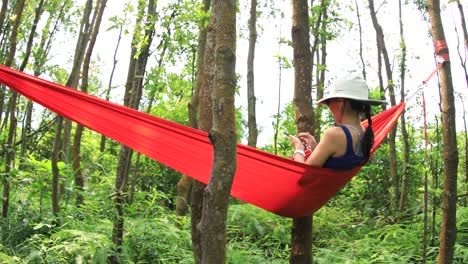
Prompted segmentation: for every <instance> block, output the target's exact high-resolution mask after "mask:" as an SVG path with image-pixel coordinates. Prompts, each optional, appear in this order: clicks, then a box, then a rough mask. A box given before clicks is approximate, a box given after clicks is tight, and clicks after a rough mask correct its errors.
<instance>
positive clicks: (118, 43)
mask: <svg viewBox="0 0 468 264" xmlns="http://www.w3.org/2000/svg"><path fill="white" fill-rule="evenodd" d="M122 33H123V25H120V27H119V36H118V38H117V44H116V45H115V49H114V56H113V64H112V70H111V74H110V77H109V83H108V85H107V90H106V97H105V98H106V101H109V100H110V93H111V90H112V81H113V80H114V74H115V68H116V67H117V62H118V61H117V52H118V51H119V47H120V42H121V40H122ZM105 149H106V136H104V135H102V136H101V143H100V147H99V151H100V152H101V153H103V152H104V150H105Z"/></svg>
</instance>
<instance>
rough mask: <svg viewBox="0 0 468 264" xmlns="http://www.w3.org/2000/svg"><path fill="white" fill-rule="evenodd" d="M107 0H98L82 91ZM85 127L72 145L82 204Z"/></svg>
mask: <svg viewBox="0 0 468 264" xmlns="http://www.w3.org/2000/svg"><path fill="white" fill-rule="evenodd" d="M106 3H107V0H98V1H97V3H96V7H95V10H94V14H93V18H92V22H91V29H90V30H91V32H90V39H89V43H88V45H87V47H86V52H85V57H84V60H83V67H82V68H83V70H82V81H81V91H83V92H85V93H86V92H88V83H89V81H88V80H89V65H90V64H91V55H92V54H93V49H94V45H95V43H96V39H97V36H98V33H99V27H100V26H101V21H102V16H103V14H104V9H105V7H106ZM83 131H84V127H83V126H82V125H80V124H77V125H76V129H75V135H74V139H73V147H72V160H73V162H72V167H73V172H74V173H75V186H76V189H77V191H78V192H77V194H76V204H77V205H78V206H80V205H81V204H82V203H83V193H82V192H83V190H84V179H83V172H82V170H81V138H82V135H83Z"/></svg>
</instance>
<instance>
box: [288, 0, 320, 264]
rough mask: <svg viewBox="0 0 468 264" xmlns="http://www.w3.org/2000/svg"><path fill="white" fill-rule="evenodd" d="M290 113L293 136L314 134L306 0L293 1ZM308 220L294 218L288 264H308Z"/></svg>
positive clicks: (309, 257) (310, 227) (306, 217)
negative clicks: (292, 95)
mask: <svg viewBox="0 0 468 264" xmlns="http://www.w3.org/2000/svg"><path fill="white" fill-rule="evenodd" d="M292 4H293V16H292V19H293V21H292V30H291V33H292V41H293V49H294V52H293V56H294V112H295V116H296V117H295V119H296V125H297V132H309V133H311V134H313V133H314V111H313V108H312V97H311V92H312V90H311V82H312V61H311V56H312V55H311V51H310V40H309V7H308V4H307V0H293V2H292ZM312 222H313V221H312V216H311V215H310V216H305V217H302V218H295V219H294V220H293V226H292V234H291V255H290V259H289V261H290V263H312V254H311V251H312Z"/></svg>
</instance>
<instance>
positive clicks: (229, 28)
mask: <svg viewBox="0 0 468 264" xmlns="http://www.w3.org/2000/svg"><path fill="white" fill-rule="evenodd" d="M212 15H213V16H214V17H216V21H217V23H216V33H215V39H216V46H215V52H214V54H215V76H214V89H213V97H212V102H213V127H212V130H211V131H210V141H211V142H212V143H213V147H214V160H213V169H212V172H211V177H210V181H209V183H208V186H207V188H206V189H205V192H204V194H203V198H204V199H203V214H202V219H201V222H200V228H201V231H202V263H206V264H208V263H220V264H221V263H226V219H227V211H228V204H229V197H230V192H231V187H232V182H233V180H234V174H235V172H236V167H237V138H236V120H235V106H234V94H235V89H236V70H235V66H236V1H235V0H229V1H215V2H214V4H213V14H212Z"/></svg>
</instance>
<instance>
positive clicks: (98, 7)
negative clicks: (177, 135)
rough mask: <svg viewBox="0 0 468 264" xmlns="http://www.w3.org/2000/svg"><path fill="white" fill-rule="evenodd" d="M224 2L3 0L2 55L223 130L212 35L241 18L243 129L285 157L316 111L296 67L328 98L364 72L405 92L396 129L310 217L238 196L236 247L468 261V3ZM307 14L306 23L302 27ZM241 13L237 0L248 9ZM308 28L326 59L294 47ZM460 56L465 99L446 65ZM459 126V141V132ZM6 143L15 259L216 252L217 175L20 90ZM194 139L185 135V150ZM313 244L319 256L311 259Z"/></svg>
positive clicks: (3, 98)
mask: <svg viewBox="0 0 468 264" xmlns="http://www.w3.org/2000/svg"><path fill="white" fill-rule="evenodd" d="M225 2H226V3H228V4H229V5H228V4H227V7H223V6H222V5H220V4H219V3H220V2H219V1H213V2H211V1H209V0H204V1H196V0H167V1H156V0H138V1H130V0H129V1H126V0H125V1H123V0H122V1H116V0H113V1H107V0H81V1H72V0H64V1H56V0H27V1H26V0H10V1H8V0H3V1H2V8H1V11H0V59H1V63H2V64H3V65H6V66H10V67H12V68H15V69H18V70H20V71H24V72H27V73H29V74H33V75H36V76H39V77H41V78H44V79H47V80H51V81H54V82H57V83H60V84H64V85H66V86H69V87H72V88H75V89H78V90H80V91H84V92H87V93H89V94H92V95H95V96H97V97H100V98H103V99H106V100H109V101H112V102H116V103H119V104H123V105H125V106H128V107H131V108H134V109H138V110H140V111H143V112H146V113H150V114H152V115H155V116H159V117H162V118H164V119H168V120H172V121H175V122H177V123H181V124H184V125H188V126H192V127H196V128H199V129H201V130H205V131H209V130H210V129H211V127H212V123H211V120H207V119H209V118H207V116H211V115H210V114H207V111H208V110H209V109H211V104H212V103H213V104H216V103H219V101H216V100H217V99H219V98H217V97H216V96H213V98H208V97H210V96H206V94H207V93H206V91H208V90H204V89H206V87H210V86H212V85H213V83H211V82H210V74H211V75H214V73H215V72H216V71H219V68H221V67H220V66H219V65H220V64H219V63H220V62H219V60H215V56H214V55H215V54H217V52H215V47H216V45H214V44H213V39H214V37H213V36H215V35H216V34H219V33H220V32H221V33H226V32H227V33H230V32H231V31H232V30H231V29H233V28H234V26H235V28H234V29H235V30H236V31H234V41H236V42H234V43H237V45H236V52H235V55H236V56H235V57H236V58H237V61H236V64H235V65H236V72H235V73H236V75H235V76H232V77H233V78H235V79H236V80H237V81H236V82H235V87H233V92H234V95H235V100H236V103H235V106H236V107H235V109H234V108H233V115H235V120H232V121H233V125H235V127H236V137H237V138H236V139H237V142H241V143H244V144H248V145H250V146H254V147H257V148H260V149H262V150H265V151H268V152H271V153H274V154H277V155H280V156H283V157H289V156H290V155H291V147H290V146H289V140H288V139H287V138H286V137H283V136H282V135H283V132H288V133H296V130H298V129H299V128H298V127H297V126H298V122H296V121H297V115H298V112H301V111H304V110H303V109H300V107H299V106H298V105H299V103H298V100H297V98H305V96H304V97H298V94H296V93H295V92H297V88H295V84H297V83H298V79H297V78H298V77H297V76H294V74H295V73H297V71H298V69H304V68H306V69H308V70H307V72H308V73H309V74H310V80H309V81H310V85H308V89H309V90H308V91H309V93H308V96H312V97H311V100H312V102H315V101H316V100H318V99H320V98H321V97H322V96H323V92H324V90H325V91H326V87H328V85H329V84H330V83H332V82H333V80H334V79H335V78H336V77H337V76H339V75H342V74H343V73H345V72H349V71H352V72H354V73H359V74H362V75H363V76H364V77H365V78H366V80H367V82H368V83H369V85H370V87H371V89H372V95H373V96H374V97H381V98H383V99H385V100H387V101H388V105H387V106H384V107H383V108H375V109H374V111H375V113H377V112H380V111H382V110H384V109H388V108H390V107H391V106H393V105H395V104H397V103H398V102H400V101H405V102H407V113H406V114H405V115H403V116H402V118H401V120H400V122H399V124H398V126H397V128H396V129H395V130H393V131H392V132H391V133H390V134H389V138H388V140H386V141H385V143H384V144H383V145H382V146H381V147H380V148H379V149H378V151H377V152H376V153H375V155H374V156H373V158H372V160H371V161H370V163H369V164H368V165H366V166H365V167H364V168H363V169H362V170H361V172H360V173H359V174H358V175H357V176H356V177H354V178H353V179H352V181H351V182H349V183H348V184H347V185H346V186H345V188H343V189H342V190H341V191H340V192H339V193H338V194H337V195H336V196H335V197H334V198H333V199H332V200H331V201H329V202H328V204H327V205H326V206H324V207H323V208H321V209H320V210H319V211H317V212H316V213H314V215H313V223H312V221H310V223H309V225H310V226H309V228H310V229H307V228H305V229H298V226H297V224H298V222H300V220H299V221H297V219H294V220H291V219H288V218H282V217H280V216H277V215H274V214H272V213H270V212H267V211H264V210H262V209H259V208H257V207H255V206H252V205H250V204H246V203H244V202H242V201H239V200H237V199H235V198H232V197H231V198H229V209H228V211H227V216H226V219H225V220H223V221H221V222H223V223H222V224H225V227H226V229H225V231H223V230H222V231H220V233H222V234H223V235H225V236H226V248H225V250H226V256H225V261H226V262H227V263H288V262H291V263H311V262H312V260H313V262H315V263H436V262H439V263H468V207H467V204H468V172H467V164H468V155H467V151H468V147H467V146H468V135H467V125H466V118H465V113H466V109H465V101H466V100H465V99H466V98H467V91H468V74H467V69H466V61H467V56H468V55H467V52H468V35H467V33H466V32H467V31H466V23H465V17H464V11H465V10H466V7H464V6H463V3H462V1H442V3H441V9H440V10H437V9H436V8H432V7H433V6H434V3H438V2H439V1H420V0H414V1H374V0H368V1H367V0H356V1H349V3H342V2H340V1H333V0H321V1H319V0H315V1H314V0H312V1H292V4H291V3H290V2H289V1H258V0H252V1H237V2H236V1H225ZM233 5H235V8H233V7H234V6H233ZM210 6H211V8H212V9H210ZM304 7H305V8H304ZM229 10H231V11H229ZM298 10H299V11H303V12H302V13H301V14H302V15H304V17H303V18H305V20H300V21H306V23H305V24H306V25H305V26H306V28H307V31H306V32H307V34H306V37H304V36H299V37H298V36H297V35H294V34H295V33H297V31H298V30H294V26H296V25H297V24H298V23H299V22H298V21H299V20H295V19H296V18H297V17H298V16H297V11H298ZM433 10H436V13H437V14H438V15H440V16H441V17H442V21H443V22H444V24H443V26H444V27H445V33H446V35H447V43H448V49H449V50H450V62H445V63H444V64H443V65H442V66H443V67H442V68H441V74H440V75H439V74H436V75H435V76H434V77H432V79H430V81H428V83H427V85H420V84H421V83H422V81H424V80H425V79H426V77H427V76H429V74H430V73H431V72H432V71H433V70H434V69H435V68H436V66H437V63H438V62H437V57H436V56H435V55H434V47H433V44H432V43H434V42H435V39H434V38H436V37H434V36H437V35H436V34H434V31H435V30H434V27H431V22H434V13H433ZM223 12H226V13H223ZM229 12H235V13H234V16H235V18H236V19H237V20H234V22H235V23H232V21H233V20H228V19H227V18H230V19H233V18H231V16H232V14H231V13H229ZM219 14H225V16H222V15H219ZM229 14H230V15H231V16H229ZM293 14H294V15H293ZM305 16H307V17H305ZM220 17H221V18H222V19H221V21H219V18H220ZM224 18H226V20H223V19H224ZM216 19H218V21H217V22H219V23H216ZM226 21H227V22H226ZM230 21H231V22H230ZM215 25H217V26H219V27H220V28H216V26H215ZM222 26H226V28H223V27H222ZM223 29H224V30H223ZM216 36H217V35H216ZM301 38H302V39H306V38H307V39H310V42H307V45H306V46H305V49H306V50H308V51H309V53H310V54H309V55H308V56H310V57H305V56H304V58H308V62H309V63H310V68H307V67H304V66H303V65H302V63H307V62H304V61H300V60H299V59H300V57H296V53H295V52H296V51H297V49H299V48H301V47H299V44H298V43H302V42H300V40H301ZM438 40H439V39H438ZM232 43H233V42H232V41H231V42H229V43H228V44H229V45H231V44H232ZM229 45H227V46H229ZM229 47H231V46H229ZM302 48H303V49H304V47H302ZM293 51H294V52H293ZM445 51H446V50H445ZM210 54H211V55H212V56H210ZM255 55H256V56H255ZM439 55H440V54H439ZM216 63H218V64H216ZM215 65H217V67H218V68H216V67H214V66H215ZM447 65H450V66H451V76H452V79H453V91H451V95H450V93H449V95H447V90H446V89H445V87H446V86H447V83H446V79H444V78H443V76H445V75H444V74H445V73H446V72H444V71H447ZM449 72H450V69H449ZM441 76H442V77H441ZM439 77H440V78H439ZM419 88H421V89H419ZM200 91H202V92H200ZM203 91H205V93H203ZM423 91H424V93H425V97H424V98H425V102H427V106H426V108H425V109H424V108H423V95H422V92H423ZM449 91H450V89H449ZM214 94H216V93H214ZM299 95H300V94H299ZM447 96H448V98H449V99H450V96H452V97H453V98H452V101H451V102H450V101H449V104H448V105H451V106H452V110H454V112H453V114H454V116H453V117H452V118H451V119H447V118H446V116H444V115H447V112H449V111H446V108H444V107H445V106H446V105H447V103H446V102H447V101H444V100H445V99H446V98H447ZM207 98H208V99H207ZM294 98H296V99H294ZM299 101H300V100H299ZM64 104H66V102H64ZM207 109H208V110H207ZM307 111H309V112H307ZM208 112H209V111H208ZM306 112H307V114H306V116H307V115H309V114H310V115H311V116H313V118H311V119H310V120H309V121H311V124H312V125H311V127H312V132H313V133H314V134H315V135H316V136H317V137H319V135H320V133H321V131H322V130H323V129H324V128H326V127H327V126H329V125H331V123H332V120H331V117H330V116H329V115H328V113H327V110H326V109H325V108H318V107H315V104H314V103H313V104H312V106H311V107H310V108H309V110H306ZM217 114H218V113H214V115H213V116H214V120H213V121H214V122H215V123H216V120H217V119H216V118H221V117H219V116H216V115H217ZM424 114H426V117H427V120H425V119H424V118H423V116H424ZM448 114H450V113H448ZM444 120H445V121H444ZM447 120H448V121H451V120H453V121H455V120H456V127H455V126H453V125H452V124H453V123H450V125H446V124H445V125H444V122H448V121H447ZM455 128H456V129H455ZM450 129H453V132H454V133H456V134H454V141H449V142H452V143H453V142H455V144H454V145H448V144H447V141H445V140H446V139H447V135H450V133H449V132H450V131H447V130H450ZM0 144H1V146H2V147H1V149H0V153H1V159H0V179H1V185H0V186H1V187H2V191H3V192H2V217H1V218H0V263H108V262H110V263H202V257H201V253H200V252H202V251H203V250H206V248H209V246H207V245H205V244H203V239H205V241H206V237H204V238H203V234H201V236H202V239H200V238H197V236H198V235H197V234H196V233H197V227H196V225H197V224H198V222H197V221H194V219H200V218H197V217H200V216H199V215H196V213H197V212H198V210H200V209H197V208H196V206H195V205H196V204H197V203H199V201H198V199H199V198H200V197H202V195H200V194H203V190H204V189H205V187H206V186H203V185H200V184H198V183H193V184H192V181H191V180H190V179H188V178H187V177H186V176H184V175H181V174H180V173H179V172H176V171H174V170H172V169H170V168H168V167H166V166H164V165H163V164H160V163H158V162H156V161H154V160H152V159H150V158H148V157H145V156H143V155H140V154H138V153H134V152H133V151H132V150H131V149H129V148H126V147H125V146H121V145H120V144H118V143H117V142H115V141H112V140H110V139H107V138H106V137H104V136H102V135H100V134H98V133H95V132H93V131H90V130H88V129H86V128H84V127H82V126H81V125H78V124H75V123H72V122H70V121H69V120H66V119H64V118H62V117H60V116H58V115H56V114H54V113H52V112H50V111H48V110H47V109H44V108H43V107H41V106H39V105H37V104H34V103H32V102H31V101H29V100H27V99H26V98H24V97H21V96H19V95H18V94H16V93H14V92H12V91H11V90H10V89H8V88H6V87H4V86H2V87H1V90H0ZM193 152H194V150H191V149H190V146H187V155H191V153H193ZM447 152H448V153H447ZM451 153H452V154H453V153H456V155H455V160H453V157H454V156H453V155H452V156H451ZM447 164H451V165H453V164H455V168H453V167H452V168H450V166H448V168H447ZM447 171H449V172H452V173H447ZM447 180H452V181H447ZM221 191H223V190H221ZM224 192H225V193H226V192H227V193H229V192H228V191H226V189H224ZM447 197H449V198H451V199H448V198H447ZM447 208H448V209H450V210H448V209H447ZM452 208H453V209H455V208H456V210H452ZM444 209H447V210H444ZM455 211H456V213H455V214H454V212H455ZM309 219H312V217H310V218H309ZM451 219H452V220H453V221H454V222H455V223H454V225H451V222H450V221H451ZM305 220H307V219H305ZM200 221H207V222H203V223H205V224H206V223H208V224H210V221H214V220H213V219H210V218H209V217H208V219H202V220H200ZM218 222H219V221H218ZM306 222H307V221H306ZM302 223H303V222H302ZM211 224H213V226H214V224H215V223H214V222H211ZM194 225H195V227H194ZM312 226H313V231H311V229H312ZM291 230H293V232H291ZM294 230H296V231H294ZM297 230H299V231H297ZM202 233H203V232H202ZM297 233H307V234H309V235H310V238H311V239H310V241H309V242H308V243H307V242H306V243H304V245H303V247H301V243H302V242H300V241H299V240H300V239H295V238H296V237H297ZM455 234H456V235H455ZM306 240H307V239H306ZM200 241H201V242H200ZM298 241H299V242H298ZM211 246H213V245H211ZM216 246H218V245H216ZM298 248H305V251H306V255H307V254H311V257H310V258H305V259H302V260H301V261H296V260H297V259H298V258H297V255H298V253H297V252H299V251H300V250H299V251H298V250H297V249H298ZM222 250H223V249H222ZM303 251H304V250H303ZM447 252H448V253H447ZM301 254H304V253H303V252H302V253H301ZM312 256H313V257H312ZM203 263H209V262H207V261H206V259H205V262H203Z"/></svg>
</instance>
